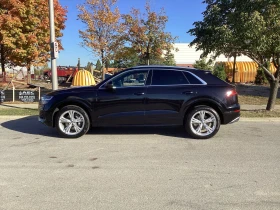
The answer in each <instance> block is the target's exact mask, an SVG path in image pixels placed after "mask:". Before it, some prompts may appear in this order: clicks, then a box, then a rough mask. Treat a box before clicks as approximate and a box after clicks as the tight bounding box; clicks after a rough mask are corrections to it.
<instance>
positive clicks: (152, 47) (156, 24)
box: [122, 3, 176, 65]
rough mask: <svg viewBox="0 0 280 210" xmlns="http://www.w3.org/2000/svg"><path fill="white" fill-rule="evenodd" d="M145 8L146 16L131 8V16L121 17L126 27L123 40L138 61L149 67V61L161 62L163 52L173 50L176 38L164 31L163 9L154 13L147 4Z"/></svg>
mask: <svg viewBox="0 0 280 210" xmlns="http://www.w3.org/2000/svg"><path fill="white" fill-rule="evenodd" d="M145 8H146V14H142V15H141V12H140V10H138V9H135V8H132V10H131V14H126V15H123V16H122V17H123V20H124V25H125V27H126V33H125V34H126V36H125V40H126V41H127V42H128V43H129V46H130V47H132V48H133V49H134V50H135V51H136V52H137V54H138V55H139V57H140V59H144V61H145V62H146V64H148V65H149V64H150V63H151V61H154V62H156V63H158V62H163V61H162V55H163V52H164V51H167V52H170V51H171V50H172V49H173V44H174V41H175V40H176V38H174V37H172V35H171V34H170V33H167V32H165V31H164V30H165V25H166V22H167V21H168V17H167V16H166V15H165V13H164V10H163V9H162V10H161V11H160V12H159V13H156V12H155V11H152V10H151V7H150V5H149V3H146V7H145ZM158 60H159V61H158Z"/></svg>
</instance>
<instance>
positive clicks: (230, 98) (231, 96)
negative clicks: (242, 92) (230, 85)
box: [226, 89, 238, 105]
mask: <svg viewBox="0 0 280 210" xmlns="http://www.w3.org/2000/svg"><path fill="white" fill-rule="evenodd" d="M226 98H227V104H228V105H233V104H236V103H238V98H237V92H236V90H234V89H232V90H229V91H227V92H226Z"/></svg>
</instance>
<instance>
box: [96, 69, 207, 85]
mask: <svg viewBox="0 0 280 210" xmlns="http://www.w3.org/2000/svg"><path fill="white" fill-rule="evenodd" d="M160 70H163V71H166V70H169V71H180V72H181V73H182V74H183V75H184V76H185V74H184V72H187V73H189V74H191V75H192V76H194V77H195V78H197V79H198V80H199V81H200V82H201V83H202V84H172V85H153V76H154V71H157V70H154V69H147V71H148V76H149V73H150V71H152V78H151V84H150V85H146V83H145V85H143V86H141V85H139V86H126V87H116V89H119V88H121V89H123V88H130V87H166V86H182V85H185V86H189V85H195V86H197V85H199V86H205V85H207V83H206V82H205V81H204V80H202V79H201V78H200V77H198V76H196V75H195V74H194V73H192V72H189V71H188V70H184V69H183V70H181V69H169V68H166V69H160ZM131 71H145V69H141V68H140V69H137V70H135V69H131V70H128V71H125V72H123V73H121V74H119V75H118V76H121V75H123V74H125V73H128V72H131ZM185 77H186V76H185ZM147 78H148V77H147ZM112 79H114V77H113V78H111V79H110V80H108V81H107V82H106V83H104V84H103V85H101V86H100V87H99V88H98V89H102V90H103V89H106V88H104V87H103V86H104V85H106V84H107V83H108V82H110V81H111V80H112ZM186 79H187V78H186ZM187 80H188V79H187ZM146 82H147V81H146Z"/></svg>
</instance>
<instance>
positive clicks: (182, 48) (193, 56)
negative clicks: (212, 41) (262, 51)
mask: <svg viewBox="0 0 280 210" xmlns="http://www.w3.org/2000/svg"><path fill="white" fill-rule="evenodd" d="M174 47H175V49H176V48H177V49H178V51H177V52H176V51H173V53H174V58H175V61H176V64H193V63H195V61H196V60H199V58H200V55H201V54H202V51H196V49H195V47H190V46H189V43H175V44H174ZM208 57H209V58H210V56H208ZM218 61H224V62H225V61H231V62H233V57H231V58H226V57H225V56H224V55H221V56H219V57H217V59H216V62H218ZM236 61H247V62H250V61H252V60H251V59H250V58H248V57H247V56H243V55H242V56H238V57H237V58H236Z"/></svg>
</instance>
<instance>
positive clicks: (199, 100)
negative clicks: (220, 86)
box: [180, 96, 226, 121]
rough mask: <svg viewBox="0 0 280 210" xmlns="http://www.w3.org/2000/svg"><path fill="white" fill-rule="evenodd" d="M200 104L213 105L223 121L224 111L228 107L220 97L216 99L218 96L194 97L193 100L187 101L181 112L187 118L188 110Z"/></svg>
mask: <svg viewBox="0 0 280 210" xmlns="http://www.w3.org/2000/svg"><path fill="white" fill-rule="evenodd" d="M199 105H208V106H210V107H212V108H213V109H215V110H216V111H217V113H218V114H219V116H220V118H221V120H222V121H223V114H222V113H223V111H224V110H225V109H226V107H225V106H224V105H223V103H221V102H220V101H219V100H218V99H216V98H215V99H214V98H211V97H207V96H204V97H199V98H193V99H192V100H189V101H186V102H185V103H184V104H183V106H182V109H181V111H180V114H181V116H182V117H183V119H185V115H186V113H187V112H188V110H190V109H192V108H193V107H195V106H199Z"/></svg>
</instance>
